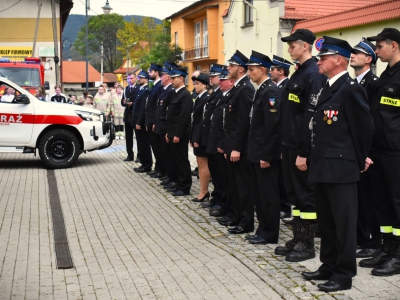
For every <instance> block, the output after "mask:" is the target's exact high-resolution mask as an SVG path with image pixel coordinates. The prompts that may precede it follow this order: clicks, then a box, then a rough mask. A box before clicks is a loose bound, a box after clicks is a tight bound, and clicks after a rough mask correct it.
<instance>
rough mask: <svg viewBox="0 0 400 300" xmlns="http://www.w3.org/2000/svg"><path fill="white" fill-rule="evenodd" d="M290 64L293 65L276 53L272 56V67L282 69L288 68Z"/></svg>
mask: <svg viewBox="0 0 400 300" xmlns="http://www.w3.org/2000/svg"><path fill="white" fill-rule="evenodd" d="M290 66H293V64H292V63H291V62H290V61H288V60H286V59H284V58H282V57H280V56H278V55H274V56H273V57H272V67H280V68H284V69H290Z"/></svg>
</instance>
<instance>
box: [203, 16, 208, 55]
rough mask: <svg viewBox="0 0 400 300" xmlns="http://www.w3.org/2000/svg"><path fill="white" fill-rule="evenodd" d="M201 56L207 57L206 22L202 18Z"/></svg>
mask: <svg viewBox="0 0 400 300" xmlns="http://www.w3.org/2000/svg"><path fill="white" fill-rule="evenodd" d="M202 56H203V57H208V24H207V19H206V20H203V55H202Z"/></svg>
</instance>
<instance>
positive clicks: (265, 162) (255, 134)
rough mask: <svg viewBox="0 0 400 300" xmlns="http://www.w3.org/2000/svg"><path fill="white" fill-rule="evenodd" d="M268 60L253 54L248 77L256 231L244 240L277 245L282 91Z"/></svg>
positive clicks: (250, 156) (249, 156)
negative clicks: (251, 90) (253, 89)
mask: <svg viewBox="0 0 400 300" xmlns="http://www.w3.org/2000/svg"><path fill="white" fill-rule="evenodd" d="M271 63H272V61H271V59H270V58H269V57H268V56H266V55H264V54H262V53H259V52H256V51H253V52H252V54H251V56H250V58H249V62H248V63H247V65H248V68H249V72H248V74H249V77H250V80H251V81H252V82H254V83H255V84H257V86H258V89H257V90H256V93H255V95H254V99H253V106H252V109H251V112H250V130H249V137H248V144H247V147H248V150H247V159H248V160H249V162H250V170H251V171H250V173H251V182H252V189H253V191H254V196H255V197H254V198H255V207H256V213H257V219H258V228H257V230H256V232H255V235H248V236H247V237H246V238H247V240H248V241H249V242H250V244H267V243H269V244H276V243H277V242H278V238H279V209H280V199H279V167H280V165H279V161H280V160H281V146H280V138H279V136H280V133H279V116H280V104H281V92H280V90H279V88H278V87H277V86H276V84H275V83H274V82H272V80H271V79H270V78H269V77H268V73H269V69H270V67H271Z"/></svg>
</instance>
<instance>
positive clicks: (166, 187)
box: [164, 181, 178, 189]
mask: <svg viewBox="0 0 400 300" xmlns="http://www.w3.org/2000/svg"><path fill="white" fill-rule="evenodd" d="M177 185H178V183H177V182H173V181H172V182H170V183H168V184H164V188H165V189H168V188H172V187H176V186H177Z"/></svg>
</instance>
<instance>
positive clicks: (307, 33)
mask: <svg viewBox="0 0 400 300" xmlns="http://www.w3.org/2000/svg"><path fill="white" fill-rule="evenodd" d="M297 40H301V41H303V42H306V43H307V44H310V45H312V44H314V41H315V40H316V37H315V34H314V33H313V32H312V31H311V30H308V29H303V28H300V29H297V30H296V31H295V32H293V33H292V34H291V35H289V36H286V37H283V38H281V41H282V42H293V41H297Z"/></svg>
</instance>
